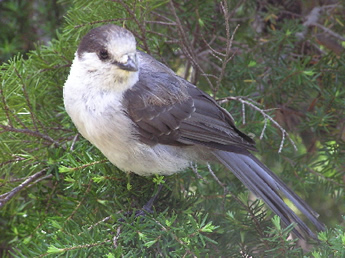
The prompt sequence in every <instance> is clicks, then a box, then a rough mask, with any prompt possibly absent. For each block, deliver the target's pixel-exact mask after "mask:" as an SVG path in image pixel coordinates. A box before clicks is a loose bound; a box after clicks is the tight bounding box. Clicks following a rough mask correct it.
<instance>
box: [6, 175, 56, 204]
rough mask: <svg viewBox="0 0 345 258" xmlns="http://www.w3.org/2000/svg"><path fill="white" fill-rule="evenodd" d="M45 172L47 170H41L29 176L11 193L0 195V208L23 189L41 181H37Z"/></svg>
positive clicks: (48, 176)
mask: <svg viewBox="0 0 345 258" xmlns="http://www.w3.org/2000/svg"><path fill="white" fill-rule="evenodd" d="M46 172H47V168H45V169H42V170H41V171H39V172H37V173H36V174H33V175H32V176H29V177H28V178H27V179H25V181H24V182H23V183H21V184H20V185H18V186H17V187H15V188H13V189H12V190H11V191H9V192H7V193H4V194H2V195H0V208H1V207H3V206H4V205H5V204H6V203H7V202H9V201H10V200H11V199H12V198H13V196H15V195H16V194H17V193H18V192H20V191H22V190H23V189H24V188H29V187H31V186H33V185H34V184H36V183H37V182H39V181H41V180H38V179H40V178H41V177H43V176H44V175H45V173H46ZM50 177H52V176H51V175H47V176H45V177H44V179H47V178H50Z"/></svg>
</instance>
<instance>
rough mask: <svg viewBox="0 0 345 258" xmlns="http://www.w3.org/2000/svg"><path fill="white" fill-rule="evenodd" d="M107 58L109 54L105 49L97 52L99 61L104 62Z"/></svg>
mask: <svg viewBox="0 0 345 258" xmlns="http://www.w3.org/2000/svg"><path fill="white" fill-rule="evenodd" d="M108 58H109V54H108V51H107V50H106V49H102V50H101V51H99V59H101V60H106V59H108Z"/></svg>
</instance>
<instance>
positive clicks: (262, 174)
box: [213, 150, 324, 238]
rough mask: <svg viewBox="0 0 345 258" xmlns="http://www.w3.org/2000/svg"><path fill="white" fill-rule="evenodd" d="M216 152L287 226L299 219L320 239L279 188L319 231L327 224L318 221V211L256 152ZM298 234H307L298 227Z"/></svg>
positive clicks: (305, 230)
mask: <svg viewBox="0 0 345 258" xmlns="http://www.w3.org/2000/svg"><path fill="white" fill-rule="evenodd" d="M213 154H214V155H215V156H216V157H217V158H218V160H219V161H220V162H221V163H222V164H223V165H225V166H226V167H227V168H228V169H230V170H231V171H232V172H233V173H234V174H235V176H236V177H237V178H238V179H239V180H241V181H242V183H243V184H244V185H245V186H246V187H247V188H248V189H249V190H250V191H252V192H253V193H254V194H255V195H256V196H257V197H259V198H260V199H262V200H263V201H264V202H265V203H266V204H267V205H268V207H269V208H270V209H272V211H273V212H275V213H276V214H277V215H278V216H279V217H280V218H281V220H282V222H283V223H284V224H285V225H286V226H288V225H290V224H291V223H292V222H295V223H296V224H297V225H298V227H299V228H300V229H301V230H302V231H303V232H304V233H305V234H306V235H307V236H309V237H312V238H316V235H315V234H314V233H313V231H311V230H310V228H309V227H308V226H307V225H306V224H305V223H304V222H303V221H302V220H301V219H300V218H299V217H298V216H297V214H296V213H294V212H293V211H292V210H291V209H290V208H289V207H288V206H287V205H286V203H285V202H284V200H283V199H282V197H281V196H280V195H279V193H278V191H280V192H281V193H283V194H284V195H285V196H286V197H287V198H288V199H289V200H290V201H291V202H292V203H293V204H294V205H295V206H296V207H297V208H298V209H299V210H300V211H301V212H302V213H303V214H304V215H305V216H306V217H307V218H308V219H309V220H310V221H311V222H312V223H313V224H314V225H315V227H316V228H317V230H319V231H321V230H324V225H323V224H322V223H320V222H319V221H318V220H317V217H318V214H317V213H316V212H315V211H313V210H312V209H311V208H310V206H309V205H308V204H307V203H306V202H305V201H303V200H302V199H301V198H300V197H299V196H298V195H297V194H295V193H294V192H293V191H291V190H290V189H289V188H288V186H287V185H286V184H285V183H284V182H283V181H281V180H280V179H279V178H278V177H277V176H276V175H275V174H274V173H273V172H272V171H270V170H269V169H268V168H267V167H266V166H265V165H264V164H262V163H261V162H260V161H259V160H258V159H257V158H256V157H255V156H254V155H252V154H251V153H249V152H248V153H247V154H239V153H234V152H225V151H220V150H215V151H214V152H213ZM294 233H295V234H296V235H297V236H298V237H303V236H302V235H301V234H300V233H299V232H298V231H297V230H294Z"/></svg>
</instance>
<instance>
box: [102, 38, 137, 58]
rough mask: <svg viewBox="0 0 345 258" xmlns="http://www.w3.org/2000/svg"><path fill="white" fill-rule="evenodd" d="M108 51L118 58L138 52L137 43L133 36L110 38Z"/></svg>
mask: <svg viewBox="0 0 345 258" xmlns="http://www.w3.org/2000/svg"><path fill="white" fill-rule="evenodd" d="M107 50H108V51H109V52H110V53H111V54H112V55H113V56H114V57H115V58H116V57H121V56H123V55H126V54H128V53H134V52H136V42H135V38H134V37H133V36H132V35H128V34H127V35H126V36H124V37H114V36H110V37H109V38H108V40H107Z"/></svg>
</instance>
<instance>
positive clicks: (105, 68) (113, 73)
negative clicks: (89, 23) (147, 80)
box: [76, 24, 139, 89]
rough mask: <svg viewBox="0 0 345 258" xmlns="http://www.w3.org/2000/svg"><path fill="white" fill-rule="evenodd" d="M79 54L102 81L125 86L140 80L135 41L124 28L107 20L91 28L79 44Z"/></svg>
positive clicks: (122, 87) (85, 68) (82, 61)
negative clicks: (101, 24)
mask: <svg viewBox="0 0 345 258" xmlns="http://www.w3.org/2000/svg"><path fill="white" fill-rule="evenodd" d="M76 58H77V59H78V61H79V63H80V64H81V65H82V67H83V68H82V69H84V70H85V71H86V72H87V73H88V74H89V75H91V74H93V75H92V76H93V77H100V78H102V80H104V81H103V82H104V83H103V85H109V87H117V88H118V89H120V88H121V89H125V88H128V87H129V86H132V85H134V84H135V83H136V81H137V80H138V72H139V64H138V58H137V50H136V41H135V38H134V36H133V34H132V33H131V32H130V31H128V30H126V29H125V28H122V27H119V26H116V25H113V24H108V25H104V26H101V27H98V28H95V29H92V30H90V32H89V33H88V34H86V35H85V36H84V37H83V39H82V41H81V42H80V44H79V47H78V51H77V53H76Z"/></svg>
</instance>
